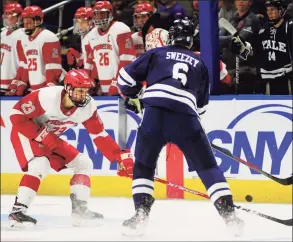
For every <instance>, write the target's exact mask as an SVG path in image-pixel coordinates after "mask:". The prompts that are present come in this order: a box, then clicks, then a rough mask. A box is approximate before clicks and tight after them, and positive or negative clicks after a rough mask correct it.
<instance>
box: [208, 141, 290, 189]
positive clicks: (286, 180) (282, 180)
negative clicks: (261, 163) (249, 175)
mask: <svg viewBox="0 0 293 242" xmlns="http://www.w3.org/2000/svg"><path fill="white" fill-rule="evenodd" d="M211 146H212V147H213V148H214V149H215V150H217V151H219V152H221V153H222V154H224V155H226V156H228V157H230V158H232V159H234V160H236V161H238V162H239V163H241V164H243V165H246V166H248V167H249V168H251V169H253V170H255V171H256V172H258V173H260V174H262V175H264V176H266V177H268V178H270V179H272V180H274V181H275V182H278V183H280V184H282V185H284V186H287V185H292V184H293V176H290V177H288V178H278V177H275V176H273V175H271V174H269V173H267V172H265V171H263V170H261V169H259V168H258V167H256V166H255V165H253V164H251V163H250V162H248V161H245V160H242V159H241V158H239V157H236V156H235V155H233V154H232V153H231V152H230V151H229V150H226V149H224V148H221V147H219V146H217V145H214V144H211Z"/></svg>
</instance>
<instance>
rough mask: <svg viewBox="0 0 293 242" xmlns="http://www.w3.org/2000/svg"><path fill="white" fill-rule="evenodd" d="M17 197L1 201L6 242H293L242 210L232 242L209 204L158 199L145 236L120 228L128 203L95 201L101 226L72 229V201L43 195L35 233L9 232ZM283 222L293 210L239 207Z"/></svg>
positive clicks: (286, 230)
mask: <svg viewBox="0 0 293 242" xmlns="http://www.w3.org/2000/svg"><path fill="white" fill-rule="evenodd" d="M13 202H14V196H3V195H2V196H1V241H54V240H56V241H57V240H58V241H153V240H156V241H235V240H236V241H292V227H287V226H284V225H280V224H278V223H275V222H271V221H269V220H267V219H263V218H261V217H258V216H255V215H252V214H248V213H246V212H244V211H238V216H239V217H240V218H242V219H244V221H245V223H246V226H245V230H244V235H243V236H242V237H240V238H237V237H233V236H232V235H230V233H229V231H228V230H227V229H226V226H225V224H224V222H223V221H222V219H221V218H220V217H219V215H218V214H217V211H216V209H215V208H214V207H213V206H212V204H211V203H210V202H199V201H180V200H157V201H156V202H155V204H154V206H153V209H152V212H151V216H150V223H149V227H148V230H147V232H146V234H145V235H144V236H140V237H135V238H131V237H127V236H124V235H122V234H121V225H122V223H123V221H124V220H125V219H128V218H130V217H131V216H132V215H133V214H134V210H133V203H132V200H131V199H127V198H91V199H90V201H89V207H90V208H91V209H92V210H95V211H97V212H101V213H103V214H104V217H105V223H104V225H102V226H100V227H91V228H75V227H72V226H71V216H70V213H71V203H70V199H69V197H57V196H38V197H37V198H36V199H35V200H34V202H33V204H32V206H31V208H30V209H29V210H28V214H30V215H33V216H34V217H35V218H36V219H37V220H38V223H37V225H36V227H35V228H33V229H30V230H16V229H11V228H9V227H8V221H7V217H8V213H9V211H10V209H11V206H12V204H13ZM239 205H243V207H246V208H251V209H254V210H257V211H259V212H262V213H266V214H268V215H271V216H275V217H278V218H281V219H290V218H292V205H290V204H285V205H278V204H254V203H245V204H239Z"/></svg>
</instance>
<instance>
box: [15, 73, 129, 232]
mask: <svg viewBox="0 0 293 242" xmlns="http://www.w3.org/2000/svg"><path fill="white" fill-rule="evenodd" d="M92 86H93V80H92V79H91V78H90V77H89V75H88V73H87V72H86V71H85V70H75V69H73V70H71V71H69V72H68V73H67V74H66V76H65V79H64V87H62V86H52V87H46V88H41V89H40V90H36V91H34V92H31V93H30V94H28V95H27V96H25V97H23V98H22V99H21V100H20V101H18V102H17V103H16V105H15V106H14V107H13V109H12V112H11V116H10V120H11V123H12V131H11V142H12V145H13V147H14V150H15V154H16V157H17V159H18V162H19V165H20V168H21V169H22V171H23V172H25V174H24V176H23V177H22V179H21V181H20V184H19V187H18V194H17V197H16V199H15V203H14V205H13V209H12V211H11V213H10V215H9V223H10V226H11V227H33V226H34V225H35V224H36V223H37V220H36V219H34V218H32V217H30V216H28V215H26V213H25V212H26V210H27V209H28V207H29V206H30V204H31V203H32V201H33V199H34V197H35V196H36V194H37V192H38V189H39V186H40V184H41V182H42V181H43V179H44V178H45V177H46V176H47V175H48V173H49V172H50V169H51V168H52V169H54V170H55V171H57V172H59V171H61V170H63V169H66V168H71V169H72V170H73V173H74V175H73V177H72V179H71V180H70V189H71V194H70V198H71V202H72V224H73V225H74V226H85V225H97V224H100V223H101V222H102V220H103V215H102V214H99V213H96V212H92V211H90V210H89V209H88V207H87V200H88V198H89V196H90V188H91V184H90V175H91V172H92V170H93V162H92V161H91V160H90V158H89V157H87V156H86V155H84V154H82V153H80V152H79V151H78V150H77V149H76V148H75V147H73V146H72V145H70V144H69V143H68V142H66V141H64V140H63V139H61V138H60V137H59V136H60V135H61V134H62V133H64V132H65V131H66V130H67V129H69V128H72V127H74V126H76V125H77V124H83V126H84V127H85V128H86V130H87V131H88V133H89V134H90V136H91V138H92V140H93V143H94V144H95V146H96V147H97V149H98V150H99V151H100V152H101V153H102V154H103V155H104V156H105V157H106V158H107V159H108V160H109V161H110V162H114V161H117V162H118V164H119V167H120V169H119V171H118V175H119V176H128V175H131V174H132V168H133V159H132V155H131V153H130V151H129V150H121V149H120V147H119V146H118V144H117V143H116V142H115V140H114V139H113V138H112V137H111V136H110V135H109V134H108V133H107V132H106V131H105V129H104V124H103V122H102V120H101V119H100V117H99V114H98V113H97V106H96V104H95V102H94V100H93V98H91V97H90V96H89V94H88V91H89V89H90V88H91V87H92ZM101 185H102V186H105V184H101Z"/></svg>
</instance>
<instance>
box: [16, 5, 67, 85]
mask: <svg viewBox="0 0 293 242" xmlns="http://www.w3.org/2000/svg"><path fill="white" fill-rule="evenodd" d="M22 18H23V22H24V31H25V33H26V35H27V36H26V38H23V39H22V40H21V43H22V46H23V50H24V54H25V57H26V59H27V63H28V69H27V71H28V77H29V80H28V82H29V86H30V88H31V90H37V89H39V88H42V87H46V86H52V85H56V84H57V83H58V82H59V77H60V76H61V74H62V66H61V46H60V42H59V39H58V38H57V37H56V35H55V34H54V33H53V32H51V31H49V30H47V29H44V28H43V26H42V24H43V20H44V13H43V11H42V9H41V8H40V7H38V6H28V7H26V8H25V9H24V10H23V12H22Z"/></svg>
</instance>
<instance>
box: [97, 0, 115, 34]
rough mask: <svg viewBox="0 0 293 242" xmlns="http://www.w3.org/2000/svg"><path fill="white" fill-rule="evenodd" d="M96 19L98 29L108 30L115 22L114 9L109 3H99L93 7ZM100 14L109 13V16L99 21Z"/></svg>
mask: <svg viewBox="0 0 293 242" xmlns="http://www.w3.org/2000/svg"><path fill="white" fill-rule="evenodd" d="M93 10H94V14H95V18H94V23H95V25H96V26H98V28H101V29H106V28H108V27H109V25H110V23H111V21H112V20H113V7H112V4H111V3H110V2H109V1H98V2H96V4H95V5H94V7H93ZM98 12H108V16H107V17H106V18H104V19H98V18H97V14H98Z"/></svg>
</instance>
